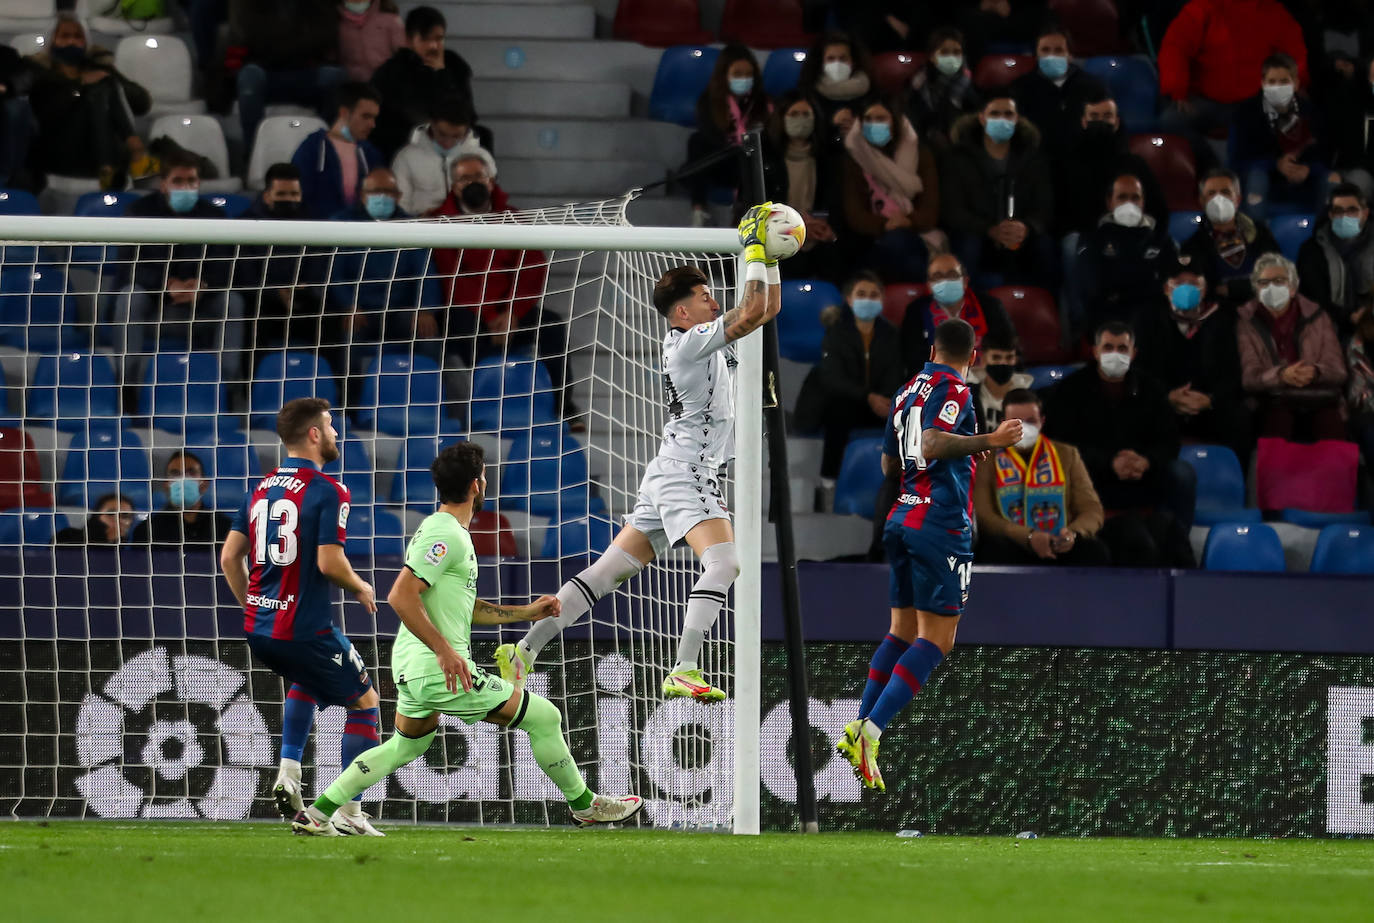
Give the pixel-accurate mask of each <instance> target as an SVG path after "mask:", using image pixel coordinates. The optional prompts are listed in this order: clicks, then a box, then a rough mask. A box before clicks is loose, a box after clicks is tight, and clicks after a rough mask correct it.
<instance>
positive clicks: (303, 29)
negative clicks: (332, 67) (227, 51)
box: [228, 0, 339, 71]
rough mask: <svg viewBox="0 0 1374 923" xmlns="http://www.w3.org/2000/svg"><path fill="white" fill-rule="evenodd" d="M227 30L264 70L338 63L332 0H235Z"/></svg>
mask: <svg viewBox="0 0 1374 923" xmlns="http://www.w3.org/2000/svg"><path fill="white" fill-rule="evenodd" d="M228 6H229V11H230V16H229V22H230V31H231V32H232V33H235V34H236V35H237V37H238V41H239V42H241V43H242V44H243V45H244V46H245V47H246V48H247V49H248V58H247V60H248V63H251V64H257V65H259V66H261V67H262V68H263V69H264V70H268V71H273V70H304V69H307V68H314V67H321V66H323V65H326V64H338V63H339V5H338V3H336V2H335V0H235V2H234V3H230V4H228Z"/></svg>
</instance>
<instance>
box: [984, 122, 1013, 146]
mask: <svg viewBox="0 0 1374 923" xmlns="http://www.w3.org/2000/svg"><path fill="white" fill-rule="evenodd" d="M986 130H987V133H988V137H989V138H991V139H992V140H994V141H996V142H997V143H998V144H1002V143H1003V142H1006V141H1010V140H1011V136H1012V135H1014V134H1016V123H1015V122H1013V121H1012V120H1011V119H988V125H987V129H986Z"/></svg>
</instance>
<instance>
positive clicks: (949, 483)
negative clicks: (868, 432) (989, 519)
mask: <svg viewBox="0 0 1374 923" xmlns="http://www.w3.org/2000/svg"><path fill="white" fill-rule="evenodd" d="M928 429H939V430H943V431H945V432H947V433H954V434H955V435H958V436H973V435H976V434H977V432H978V420H977V415H976V414H975V413H974V411H973V395H972V392H971V391H970V390H969V386H968V385H967V384H965V383H964V380H963V379H962V378H960V377H959V373H958V372H956V371H954V369H952V368H950V367H949V366H947V365H940V364H939V363H936V362H927V363H926V367H925V368H924V369H922V370H921V371H920V372H919V373H918V374H917V375H916V377H915V378H913V379H911V381H909V382H907V383H906V385H905V386H904V387H903V388H902V390H900V391H898V392H897V395H896V397H894V398H893V399H892V412H891V415H890V416H889V417H888V421H887V434H886V436H885V437H884V439H883V454H884V455H889V456H891V457H893V458H895V459H897V460H898V462H899V464H900V465H901V466H902V484H901V492H900V493H899V494H898V495H897V502H896V503H895V504H893V506H892V511H891V512H890V513H888V516H887V518H888V521H889V522H894V521H895V522H896V523H898V524H899V525H903V526H906V527H907V528H910V529H920V528H923V527H925V526H931V527H934V528H940V529H944V530H946V531H947V532H950V533H951V534H963V533H966V532H968V530H969V529H970V528H971V523H972V518H973V498H972V492H971V490H970V487H971V486H972V484H973V469H974V465H975V462H974V460H973V456H971V455H965V456H961V457H959V458H940V459H931V460H929V461H927V460H926V458H925V456H924V454H922V451H921V442H922V434H923V433H924V432H925V431H926V430H928Z"/></svg>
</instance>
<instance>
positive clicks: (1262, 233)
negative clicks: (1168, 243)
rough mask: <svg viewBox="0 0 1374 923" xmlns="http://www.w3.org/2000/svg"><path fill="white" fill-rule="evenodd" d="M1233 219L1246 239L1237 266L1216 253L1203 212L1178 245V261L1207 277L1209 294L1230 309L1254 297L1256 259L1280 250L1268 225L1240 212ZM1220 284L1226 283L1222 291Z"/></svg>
mask: <svg viewBox="0 0 1374 923" xmlns="http://www.w3.org/2000/svg"><path fill="white" fill-rule="evenodd" d="M1236 221H1237V222H1238V224H1239V226H1240V231H1241V234H1242V236H1243V237H1244V238H1245V259H1244V261H1243V262H1242V263H1241V264H1240V265H1239V266H1232V265H1230V264H1229V263H1227V262H1225V261H1224V260H1222V258H1221V256H1220V255H1219V254H1218V253H1217V244H1216V240H1215V238H1213V236H1212V222H1211V221H1210V220H1209V219H1208V218H1207V217H1206V216H1205V215H1204V216H1203V218H1202V224H1201V225H1200V226H1199V227H1198V229H1197V230H1196V231H1194V232H1193V236H1192V237H1189V238H1188V239H1187V240H1185V241H1184V242H1183V246H1181V247H1179V248H1178V255H1179V260H1180V261H1182V262H1184V263H1185V264H1186V265H1188V266H1191V267H1192V268H1193V269H1195V270H1200V271H1201V272H1202V274H1203V275H1205V276H1206V277H1207V291H1208V293H1209V295H1210V296H1212V297H1215V298H1216V299H1217V300H1218V301H1220V302H1222V303H1223V304H1225V305H1226V306H1228V307H1230V308H1237V307H1239V306H1241V305H1243V304H1245V302H1247V301H1249V300H1250V299H1251V298H1253V297H1254V287H1253V286H1252V285H1251V284H1250V270H1251V269H1254V268H1255V260H1257V259H1259V258H1260V257H1261V256H1263V255H1264V254H1266V253H1278V252H1279V244H1278V241H1276V240H1274V235H1273V234H1272V233H1270V231H1269V226H1268V225H1266V224H1263V223H1260V222H1257V221H1251V220H1250V218H1249V216H1247V215H1243V214H1238V215H1236ZM1222 283H1225V284H1226V289H1227V290H1226V293H1225V294H1222V293H1221V292H1220V291H1219V290H1218V288H1217V286H1218V285H1220V284H1222Z"/></svg>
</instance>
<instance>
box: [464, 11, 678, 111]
mask: <svg viewBox="0 0 1374 923" xmlns="http://www.w3.org/2000/svg"><path fill="white" fill-rule="evenodd" d="M449 34H450V37H449V39H448V41H447V42H446V43H445V44H446V45H447V46H448V47H449V48H451V49H453V50H454V51H456V52H458V53H459V54H460V55H462V56H463V59H464V60H465V61H467V62H468V64H469V65H471V67H472V71H473V76H474V77H477V78H507V79H510V78H518V79H521V80H547V81H550V82H552V83H565V82H572V83H577V82H582V81H615V82H619V83H625V84H628V85H629V86H630V88H631V89H632V90H633V91H635V92H636V93H639V94H641V95H643V96H645V97H647V96H648V95H649V91H650V90H652V89H653V85H654V74H655V73H656V72H657V71H658V61H659V58H660V57H662V55H663V52H662V50H661V49H658V48H646V47H644V46H643V45H637V44H635V43H634V42H616V41H594V40H592V39H582V40H580V41H579V40H577V39H576V38H570V39H538V38H531V39H495V38H467V37H463V38H456V37H454V36H455V35H457V34H459V33H458V30H457V29H453V30H452V31H450V33H449ZM477 99H478V101H479V102H480V101H481V100H482V97H481V96H480V95H479V96H478V97H477ZM478 111H482V110H480V109H479V110H478Z"/></svg>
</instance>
